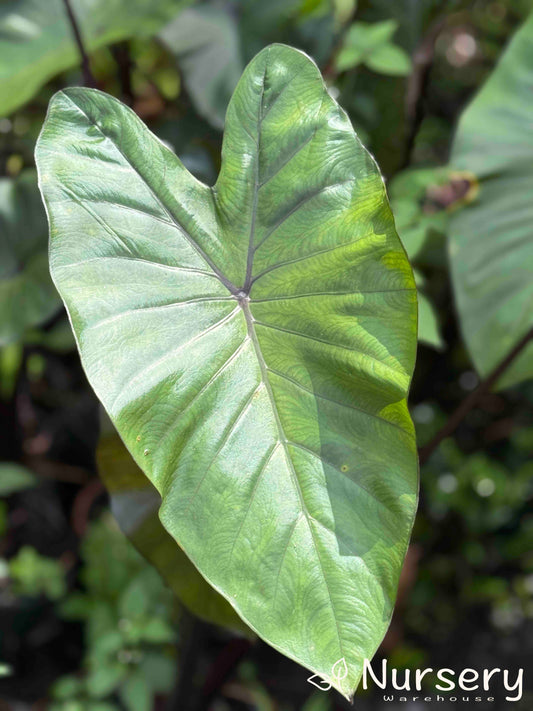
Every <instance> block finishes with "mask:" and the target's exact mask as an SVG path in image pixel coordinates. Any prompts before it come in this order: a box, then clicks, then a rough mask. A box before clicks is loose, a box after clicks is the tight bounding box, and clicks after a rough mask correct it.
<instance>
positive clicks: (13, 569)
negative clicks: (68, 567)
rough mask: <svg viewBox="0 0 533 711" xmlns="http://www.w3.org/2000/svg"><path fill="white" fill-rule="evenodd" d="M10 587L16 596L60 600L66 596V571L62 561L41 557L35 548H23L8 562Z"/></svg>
mask: <svg viewBox="0 0 533 711" xmlns="http://www.w3.org/2000/svg"><path fill="white" fill-rule="evenodd" d="M7 567H8V571H9V581H8V583H9V585H10V589H11V592H12V593H13V594H14V595H27V596H28V597H37V596H38V595H44V596H45V597H48V598H49V599H50V600H59V599H60V598H62V597H63V596H64V595H65V592H66V589H67V588H66V581H65V569H64V567H63V565H62V564H61V562H60V561H57V560H55V559H54V558H47V557H46V556H43V555H40V554H39V552H38V551H36V550H35V548H32V547H31V546H23V547H22V548H21V549H20V550H19V552H18V553H17V554H16V555H15V556H13V558H10V559H9V561H8V566H7Z"/></svg>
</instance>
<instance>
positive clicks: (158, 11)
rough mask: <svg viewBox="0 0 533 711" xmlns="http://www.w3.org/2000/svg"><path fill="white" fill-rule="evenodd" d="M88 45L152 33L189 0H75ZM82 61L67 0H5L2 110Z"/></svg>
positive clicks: (0, 27) (0, 35)
mask: <svg viewBox="0 0 533 711" xmlns="http://www.w3.org/2000/svg"><path fill="white" fill-rule="evenodd" d="M71 4H72V8H73V11H74V13H75V15H76V18H77V20H78V24H79V25H80V28H81V32H82V34H83V39H84V43H85V45H86V47H87V49H88V50H90V51H93V50H95V49H98V47H103V46H105V45H108V44H111V43H113V42H118V41H119V40H123V39H125V38H127V37H131V36H132V35H142V36H150V35H151V34H154V33H155V32H157V30H158V29H159V28H160V27H161V25H163V24H164V23H165V22H168V21H169V20H170V19H172V18H173V17H174V15H175V14H176V13H177V12H178V10H179V9H180V8H181V7H182V6H183V5H185V4H186V0H71ZM79 62H80V56H79V52H78V48H77V46H76V44H75V42H74V36H73V33H72V28H71V26H70V24H69V22H68V18H67V15H66V12H65V4H64V1H63V0H7V1H5V0H4V2H2V3H1V4H0V116H5V115H7V114H9V113H11V112H12V111H14V110H15V109H16V108H18V107H19V106H21V105H23V104H24V103H25V102H26V101H28V100H29V99H31V97H32V96H33V95H34V94H35V92H36V91H37V90H38V89H39V88H40V87H41V86H42V85H43V84H44V83H45V82H46V81H47V80H48V79H50V78H51V77H53V76H55V75H56V74H58V73H59V72H62V71H64V70H65V69H69V68H70V67H74V66H76V65H77V64H79Z"/></svg>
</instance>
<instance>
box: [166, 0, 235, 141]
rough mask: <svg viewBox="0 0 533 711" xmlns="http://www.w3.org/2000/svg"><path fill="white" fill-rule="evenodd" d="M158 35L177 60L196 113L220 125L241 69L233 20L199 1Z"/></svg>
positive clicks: (218, 9) (222, 122)
mask: <svg viewBox="0 0 533 711" xmlns="http://www.w3.org/2000/svg"><path fill="white" fill-rule="evenodd" d="M159 38H160V40H161V41H162V42H163V44H164V45H165V46H166V47H167V48H168V49H169V50H170V52H171V53H172V54H174V56H175V57H176V59H177V60H178V62H179V66H180V70H181V72H182V74H183V77H184V80H185V86H186V88H187V91H188V92H189V95H190V97H191V99H192V101H193V103H194V105H195V107H196V110H197V111H198V113H199V114H200V115H201V116H203V118H205V119H206V120H207V121H209V122H210V123H211V124H212V125H213V126H216V127H217V128H222V127H223V126H224V117H225V115H226V108H227V106H228V102H229V100H230V97H231V94H232V93H233V90H234V89H235V86H236V85H237V82H238V81H239V77H240V76H241V73H242V70H243V61H242V59H241V49H240V39H239V34H238V31H237V23H236V20H235V19H234V18H233V16H232V15H231V14H230V13H229V12H226V11H224V10H222V9H220V8H218V7H216V6H213V7H210V6H205V5H200V6H198V7H192V8H189V9H186V10H184V11H183V12H182V13H180V15H179V16H178V17H176V19H175V20H173V21H172V22H171V23H169V24H168V25H166V26H165V27H164V28H163V29H162V30H161V31H160V32H159Z"/></svg>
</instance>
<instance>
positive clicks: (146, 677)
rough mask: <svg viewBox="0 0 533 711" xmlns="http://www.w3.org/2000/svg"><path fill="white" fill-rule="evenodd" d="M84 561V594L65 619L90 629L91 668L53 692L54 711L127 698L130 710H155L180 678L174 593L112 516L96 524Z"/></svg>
mask: <svg viewBox="0 0 533 711" xmlns="http://www.w3.org/2000/svg"><path fill="white" fill-rule="evenodd" d="M81 555H82V561H83V567H82V569H81V572H80V580H81V583H82V584H83V586H84V592H78V593H75V592H74V593H71V594H70V595H69V596H68V597H67V598H66V600H65V601H64V602H63V603H62V604H61V614H62V615H63V616H65V617H66V618H68V619H77V620H82V621H83V622H84V628H85V636H86V641H87V649H86V655H85V660H84V667H83V670H82V671H81V672H80V674H79V675H78V676H77V677H67V678H64V679H61V680H59V682H58V683H57V685H56V686H54V688H53V689H52V690H51V695H52V698H53V699H54V700H55V703H54V708H55V709H58V710H59V709H63V711H68V710H69V709H70V707H71V704H72V703H76V704H80V705H81V708H83V709H88V711H94V710H95V708H97V711H98V709H100V704H109V703H112V704H114V703H116V701H117V700H118V699H120V701H121V702H122V703H123V704H124V706H125V707H126V708H127V709H128V711H149V710H150V709H152V708H153V699H154V696H155V695H157V694H160V693H166V692H168V691H169V690H170V688H171V686H172V682H173V678H174V675H175V660H174V651H173V650H174V643H175V639H176V631H175V626H174V623H175V616H174V605H173V599H172V594H171V592H170V590H168V588H166V587H165V585H164V584H163V582H162V580H161V578H160V577H159V575H158V573H157V572H156V571H155V570H154V569H153V568H152V567H151V566H150V565H149V564H148V563H146V561H145V560H144V559H143V558H142V557H141V556H140V555H139V554H138V553H137V552H136V551H135V549H134V548H133V546H132V545H131V543H129V541H128V540H127V539H126V538H125V537H124V535H123V534H122V533H121V532H120V531H119V530H118V529H117V527H116V524H115V522H114V520H113V519H112V518H111V516H110V515H109V514H104V515H103V516H102V517H101V518H100V519H99V520H97V521H95V522H94V523H92V524H91V526H90V528H89V530H88V532H87V535H86V536H85V538H84V540H83V543H82V551H81Z"/></svg>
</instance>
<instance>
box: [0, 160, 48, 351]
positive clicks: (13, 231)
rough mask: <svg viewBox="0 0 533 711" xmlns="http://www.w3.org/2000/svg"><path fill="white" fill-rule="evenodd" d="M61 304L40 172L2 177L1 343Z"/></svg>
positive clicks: (13, 337) (0, 245)
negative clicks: (39, 184)
mask: <svg viewBox="0 0 533 711" xmlns="http://www.w3.org/2000/svg"><path fill="white" fill-rule="evenodd" d="M59 306H60V300H59V295H58V293H57V292H56V290H55V288H54V285H53V284H52V280H51V278H50V273H49V269H48V237H47V227H46V215H45V211H44V208H43V205H42V201H41V198H40V195H39V190H38V187H37V176H36V174H35V171H33V170H27V171H25V172H24V173H22V174H21V175H19V176H18V177H17V178H0V345H5V344H7V343H10V342H11V341H15V340H17V339H19V338H21V337H22V335H23V334H24V332H25V331H26V329H28V328H29V327H31V326H36V325H37V324H39V323H41V322H42V321H45V320H46V319H47V318H49V317H50V316H52V314H53V313H54V312H55V311H57V310H58V309H59Z"/></svg>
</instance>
